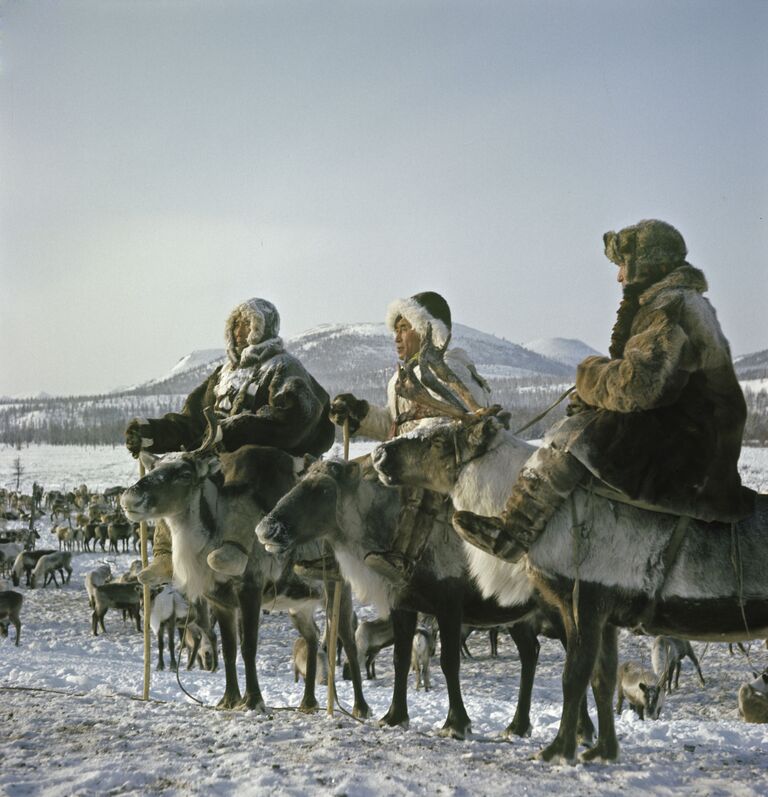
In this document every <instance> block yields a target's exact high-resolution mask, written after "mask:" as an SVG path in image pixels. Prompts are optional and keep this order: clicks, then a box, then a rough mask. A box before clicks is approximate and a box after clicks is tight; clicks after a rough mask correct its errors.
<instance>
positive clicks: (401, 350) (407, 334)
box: [395, 318, 421, 362]
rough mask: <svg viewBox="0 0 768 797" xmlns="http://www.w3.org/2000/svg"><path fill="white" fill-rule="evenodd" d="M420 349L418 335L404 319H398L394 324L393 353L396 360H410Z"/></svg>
mask: <svg viewBox="0 0 768 797" xmlns="http://www.w3.org/2000/svg"><path fill="white" fill-rule="evenodd" d="M420 348H421V338H420V337H419V333H418V332H417V331H416V330H415V329H414V328H413V327H412V326H411V325H410V324H409V323H408V322H407V321H406V320H405V319H404V318H398V319H397V321H396V322H395V351H396V352H397V356H398V358H399V359H400V360H402V361H403V362H405V361H406V360H410V359H411V357H413V355H414V354H418V353H419V349H420Z"/></svg>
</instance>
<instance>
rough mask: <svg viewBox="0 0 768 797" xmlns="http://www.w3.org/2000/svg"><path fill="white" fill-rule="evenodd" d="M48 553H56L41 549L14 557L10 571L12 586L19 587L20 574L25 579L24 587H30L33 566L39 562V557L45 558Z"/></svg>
mask: <svg viewBox="0 0 768 797" xmlns="http://www.w3.org/2000/svg"><path fill="white" fill-rule="evenodd" d="M49 553H56V551H54V549H53V548H41V549H40V550H39V551H22V552H21V553H20V554H19V555H18V556H17V557H16V561H15V562H14V563H13V569H12V570H11V578H12V580H13V586H14V587H18V586H19V584H20V583H21V576H22V574H24V576H25V577H26V585H27V586H28V587H29V586H31V584H32V571H33V570H34V569H35V565H36V564H37V563H38V562H39V561H40V558H41V557H43V556H47V555H48V554H49Z"/></svg>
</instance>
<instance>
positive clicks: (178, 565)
mask: <svg viewBox="0 0 768 797" xmlns="http://www.w3.org/2000/svg"><path fill="white" fill-rule="evenodd" d="M214 423H215V421H213V419H212V417H211V416H210V415H209V430H208V435H207V437H206V439H205V440H204V441H203V444H202V445H201V447H200V448H199V449H198V450H197V451H195V452H187V453H182V454H167V455H165V456H163V457H161V458H152V457H151V455H150V457H148V458H147V459H146V460H145V461H146V462H147V464H150V465H152V466H153V469H152V470H150V472H149V473H147V475H146V476H144V477H143V478H142V479H140V480H139V481H138V482H137V483H136V484H134V485H133V486H132V487H129V488H128V489H127V490H126V491H125V492H124V493H123V494H122V497H121V499H120V500H121V504H122V506H123V509H124V510H125V513H126V515H127V517H128V519H129V520H132V521H141V520H156V519H159V518H165V520H166V522H167V523H168V527H169V528H170V530H171V536H172V540H173V572H174V581H175V583H176V584H177V585H178V586H179V587H180V588H181V589H182V590H183V591H184V593H185V594H186V595H187V598H188V599H189V600H193V601H194V600H197V599H198V598H199V597H201V596H211V597H212V598H213V605H214V613H215V615H216V619H217V620H218V623H219V629H220V632H221V646H222V654H223V657H224V671H225V690H224V696H223V697H222V698H221V700H220V701H219V704H218V706H219V708H238V709H244V710H257V711H261V712H264V711H266V706H265V704H264V700H263V698H262V696H261V690H260V688H259V683H258V678H257V674H256V645H257V640H258V629H259V615H260V613H261V606H262V601H263V602H264V603H265V604H266V606H268V608H269V609H270V611H288V613H289V616H290V618H291V621H292V622H293V624H294V625H295V626H296V628H297V630H298V631H299V633H300V634H301V635H302V636H304V638H305V639H306V640H307V645H308V663H307V679H306V683H305V689H304V696H303V698H302V702H301V705H300V708H301V709H302V710H304V711H311V710H314V709H315V708H316V707H317V700H316V698H315V667H316V661H317V646H318V638H317V629H316V627H315V624H314V619H313V614H314V611H315V609H316V608H317V607H318V605H319V604H320V602H321V601H322V597H323V593H322V591H321V590H320V588H319V586H318V584H317V582H309V581H307V580H303V579H301V578H299V577H298V576H296V575H295V574H294V572H293V564H294V562H293V561H292V560H278V559H277V558H276V557H274V556H272V555H271V554H268V553H267V552H266V550H265V549H264V548H263V547H262V546H261V545H260V544H259V543H258V541H257V540H256V537H255V536H254V537H253V545H252V547H251V550H250V552H249V557H248V564H247V566H246V569H245V572H244V574H243V576H242V577H241V578H237V579H233V578H231V577H229V576H224V575H221V574H219V573H217V572H216V571H214V570H212V569H211V567H210V566H209V565H208V562H207V556H208V554H209V553H210V552H211V551H213V550H214V549H216V548H217V547H219V546H220V545H221V541H222V539H223V535H224V532H225V531H227V530H228V529H231V528H232V527H233V526H234V525H235V524H238V525H240V526H241V527H243V528H248V529H253V528H254V527H255V526H256V524H257V523H258V522H259V520H261V518H262V517H263V516H264V513H265V510H266V509H267V508H271V507H272V506H274V504H275V503H276V501H277V499H278V498H279V497H280V496H281V495H282V494H283V493H285V492H287V490H288V489H289V488H290V487H291V486H293V484H295V482H296V473H297V471H298V470H299V467H303V460H296V459H295V458H294V457H291V456H290V455H289V454H286V453H285V452H284V451H280V450H279V449H276V448H269V447H266V446H253V445H249V446H243V447H242V448H240V449H238V450H237V451H235V452H232V453H227V454H221V455H220V457H218V456H216V455H214V454H213V443H214V441H215V435H216V430H215V428H214ZM318 555H319V551H318V550H317V549H316V548H315V549H314V550H313V551H312V552H311V553H310V554H309V555H307V556H306V557H305V558H317V556H318ZM336 588H338V589H342V613H341V622H340V629H339V633H340V635H341V638H342V641H343V643H344V648H345V650H346V653H347V658H348V659H349V660H350V662H352V675H353V686H354V691H355V705H354V708H353V713H354V714H355V716H358V717H366V716H368V713H369V708H368V705H367V704H366V702H365V699H364V697H363V693H362V680H361V678H360V669H359V666H358V662H357V653H356V651H355V648H354V635H353V632H352V601H351V594H350V592H349V589H348V588H347V587H346V585H344V586H341V585H339V586H337V587H336ZM332 589H333V586H331V587H329V589H328V590H327V592H328V593H329V594H330V592H331V590H332ZM238 608H239V609H240V617H241V622H242V637H241V653H242V657H243V662H244V664H245V694H244V695H243V696H242V697H241V694H240V687H239V685H238V681H237V669H236V666H235V662H236V655H237V609H238Z"/></svg>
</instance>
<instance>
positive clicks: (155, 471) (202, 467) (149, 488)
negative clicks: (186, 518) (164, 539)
mask: <svg viewBox="0 0 768 797" xmlns="http://www.w3.org/2000/svg"><path fill="white" fill-rule="evenodd" d="M206 418H207V421H208V433H207V434H206V437H205V439H204V440H203V443H202V444H201V446H200V448H198V449H196V450H195V451H189V452H181V453H176V452H173V453H170V454H163V455H160V456H156V455H154V454H149V453H148V452H144V451H142V452H141V454H140V457H141V462H142V464H143V465H144V467H145V468H146V469H147V470H148V471H149V472H148V473H147V475H146V476H143V477H142V478H141V479H139V480H138V481H137V482H136V484H134V485H132V486H131V487H129V488H128V489H127V490H125V492H124V493H123V494H122V495H121V496H120V504H121V506H122V508H123V511H124V512H125V515H126V517H127V518H128V519H129V520H131V521H139V520H155V519H157V518H161V517H167V516H170V515H175V514H178V513H179V512H183V511H185V510H186V509H187V507H188V506H189V502H190V500H191V498H192V496H193V495H194V494H195V492H196V491H197V490H199V489H200V487H201V485H202V482H203V481H204V480H205V479H206V478H208V477H209V476H211V475H213V474H214V473H216V472H217V471H218V469H219V460H218V456H217V455H216V453H215V450H214V447H215V444H216V442H217V441H218V436H219V434H220V430H219V429H218V428H217V425H216V421H215V418H214V416H213V413H212V412H211V411H210V410H206Z"/></svg>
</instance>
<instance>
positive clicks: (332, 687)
mask: <svg viewBox="0 0 768 797" xmlns="http://www.w3.org/2000/svg"><path fill="white" fill-rule="evenodd" d="M343 435H344V460H345V461H347V460H349V418H347V419H346V420H345V421H344V426H343ZM341 590H342V582H341V581H340V580H338V579H337V580H334V584H333V610H332V611H331V623H330V628H329V629H328V637H329V638H328V708H327V713H328V714H330V716H333V709H334V704H335V703H336V639H337V637H338V635H339V615H340V614H341Z"/></svg>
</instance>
